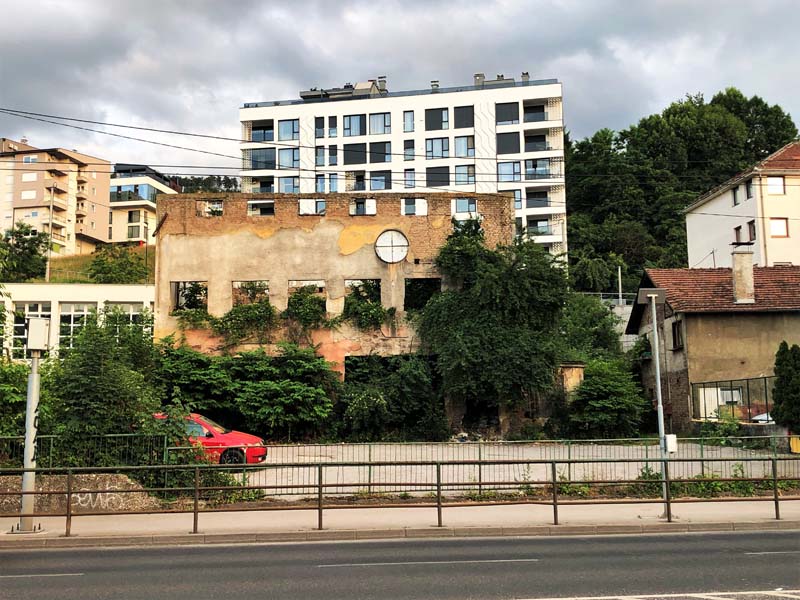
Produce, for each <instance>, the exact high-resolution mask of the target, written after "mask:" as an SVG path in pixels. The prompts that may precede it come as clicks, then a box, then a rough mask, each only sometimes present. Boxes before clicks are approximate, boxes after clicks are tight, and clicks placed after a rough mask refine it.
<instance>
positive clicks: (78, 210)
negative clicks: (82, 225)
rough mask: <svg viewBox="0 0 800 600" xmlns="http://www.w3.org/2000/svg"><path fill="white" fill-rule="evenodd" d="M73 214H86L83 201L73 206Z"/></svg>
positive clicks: (82, 215)
mask: <svg viewBox="0 0 800 600" xmlns="http://www.w3.org/2000/svg"><path fill="white" fill-rule="evenodd" d="M75 215H76V216H78V217H85V216H86V205H85V204H84V203H83V202H78V204H77V205H76V206H75Z"/></svg>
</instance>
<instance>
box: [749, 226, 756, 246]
mask: <svg viewBox="0 0 800 600" xmlns="http://www.w3.org/2000/svg"><path fill="white" fill-rule="evenodd" d="M747 233H748V234H749V235H750V241H751V242H754V241H755V239H756V222H755V221H748V222H747Z"/></svg>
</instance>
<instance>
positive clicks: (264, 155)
mask: <svg viewBox="0 0 800 600" xmlns="http://www.w3.org/2000/svg"><path fill="white" fill-rule="evenodd" d="M250 168H251V169H274V168H275V148H256V149H255V150H251V151H250Z"/></svg>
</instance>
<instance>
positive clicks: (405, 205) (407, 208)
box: [400, 198, 428, 217]
mask: <svg viewBox="0 0 800 600" xmlns="http://www.w3.org/2000/svg"><path fill="white" fill-rule="evenodd" d="M400 209H401V212H400V214H402V215H404V216H406V217H413V216H425V215H427V214H428V201H427V200H426V199H425V198H403V200H402V203H401V205H400Z"/></svg>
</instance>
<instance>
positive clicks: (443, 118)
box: [425, 108, 450, 131]
mask: <svg viewBox="0 0 800 600" xmlns="http://www.w3.org/2000/svg"><path fill="white" fill-rule="evenodd" d="M449 128H450V118H449V113H448V111H447V109H446V108H429V109H427V110H426V111H425V130H426V131H438V130H440V129H449Z"/></svg>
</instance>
